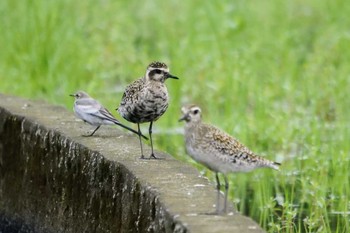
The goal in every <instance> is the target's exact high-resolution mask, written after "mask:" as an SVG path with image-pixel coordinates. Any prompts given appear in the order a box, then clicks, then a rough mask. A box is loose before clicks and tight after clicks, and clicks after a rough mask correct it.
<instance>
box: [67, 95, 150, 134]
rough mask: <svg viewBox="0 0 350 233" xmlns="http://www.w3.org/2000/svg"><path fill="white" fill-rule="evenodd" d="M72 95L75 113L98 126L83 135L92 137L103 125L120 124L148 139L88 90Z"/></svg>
mask: <svg viewBox="0 0 350 233" xmlns="http://www.w3.org/2000/svg"><path fill="white" fill-rule="evenodd" d="M70 96H73V97H74V98H75V101H74V107H73V110H74V113H75V115H76V116H77V117H78V118H79V119H82V120H83V121H84V122H87V123H89V124H90V125H93V126H97V128H96V129H95V130H94V131H93V132H92V133H91V134H89V135H83V136H86V137H90V136H92V135H94V133H95V132H96V131H97V130H98V129H99V128H100V127H101V125H119V126H121V127H123V128H125V129H127V130H129V131H131V132H133V133H135V134H137V135H139V136H142V137H143V138H145V139H147V140H148V138H147V137H145V136H144V135H142V134H140V133H139V132H137V131H136V130H133V129H131V128H129V127H128V126H125V125H123V124H122V123H120V122H119V121H118V120H117V119H115V117H114V116H113V115H112V114H111V113H110V112H109V111H108V110H107V109H106V108H105V107H103V106H102V105H101V104H100V103H99V102H98V101H97V100H95V99H93V98H91V97H90V96H89V95H88V94H87V93H86V92H84V91H77V92H76V93H74V94H71V95H70Z"/></svg>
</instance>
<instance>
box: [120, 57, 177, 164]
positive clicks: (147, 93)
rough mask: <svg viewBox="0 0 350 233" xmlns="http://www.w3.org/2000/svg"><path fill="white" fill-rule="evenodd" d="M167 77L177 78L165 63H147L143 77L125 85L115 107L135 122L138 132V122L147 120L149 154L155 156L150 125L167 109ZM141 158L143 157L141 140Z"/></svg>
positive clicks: (128, 119) (123, 115)
mask: <svg viewBox="0 0 350 233" xmlns="http://www.w3.org/2000/svg"><path fill="white" fill-rule="evenodd" d="M168 78H172V79H178V78H177V77H176V76H173V75H172V74H170V73H169V68H168V66H167V65H166V64H165V63H162V62H152V63H151V64H149V65H148V67H147V70H146V74H145V76H144V77H142V78H140V79H138V80H136V81H134V82H133V83H131V84H130V85H129V86H127V87H126V89H125V92H124V95H123V97H122V100H121V103H120V105H119V107H118V108H117V110H118V112H119V114H120V115H121V116H122V117H123V118H124V119H126V120H127V121H130V122H132V123H135V124H137V127H138V130H139V133H141V130H140V124H141V123H146V122H149V123H150V125H149V136H150V140H151V149H152V152H151V156H150V158H156V157H155V155H154V152H153V141H152V125H153V122H154V121H156V120H158V119H159V118H160V117H161V116H162V115H163V114H164V113H165V111H166V110H167V108H168V104H169V95H168V90H167V88H166V86H165V80H167V79H168ZM139 139H140V146H141V158H144V155H143V149H142V141H141V138H139Z"/></svg>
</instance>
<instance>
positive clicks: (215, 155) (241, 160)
mask: <svg viewBox="0 0 350 233" xmlns="http://www.w3.org/2000/svg"><path fill="white" fill-rule="evenodd" d="M182 113H183V116H182V118H181V119H180V120H184V121H186V125H185V143H186V151H187V153H188V154H189V155H190V156H191V157H192V158H193V159H194V160H196V161H197V162H199V163H201V164H203V165H205V166H206V167H208V168H209V169H210V170H212V171H214V172H215V173H216V180H217V184H218V186H217V188H218V199H217V212H218V213H219V212H220V209H219V190H220V181H219V177H218V173H223V175H224V178H225V184H226V185H225V188H226V190H225V204H224V209H223V211H224V212H226V202H227V191H228V182H227V178H226V174H227V173H231V172H247V171H251V170H253V169H255V168H259V167H269V168H273V169H275V170H278V169H279V165H280V164H279V163H276V162H272V161H270V160H268V159H265V158H263V157H260V156H258V155H256V154H254V153H253V152H252V151H251V150H249V149H248V148H247V147H246V146H244V145H243V144H242V143H240V142H239V141H238V140H237V139H235V138H234V137H232V136H231V135H229V134H227V133H225V132H224V131H222V130H220V129H218V128H216V127H215V126H212V125H209V124H205V123H202V120H201V109H200V108H199V107H198V106H196V105H189V106H185V107H183V108H182Z"/></svg>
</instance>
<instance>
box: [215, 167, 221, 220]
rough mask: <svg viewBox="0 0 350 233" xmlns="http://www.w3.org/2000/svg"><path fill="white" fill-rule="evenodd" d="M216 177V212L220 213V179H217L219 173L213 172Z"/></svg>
mask: <svg viewBox="0 0 350 233" xmlns="http://www.w3.org/2000/svg"><path fill="white" fill-rule="evenodd" d="M215 178H216V190H217V196H216V213H217V214H219V213H220V186H221V185H220V179H219V173H217V172H216V173H215Z"/></svg>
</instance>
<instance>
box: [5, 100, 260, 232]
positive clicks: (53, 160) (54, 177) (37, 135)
mask: <svg viewBox="0 0 350 233" xmlns="http://www.w3.org/2000/svg"><path fill="white" fill-rule="evenodd" d="M90 129H91V127H90V126H88V125H86V124H83V123H82V122H81V121H77V120H76V119H75V118H74V116H73V113H71V112H69V111H67V110H65V109H64V108H62V107H57V106H52V105H48V104H46V103H43V102H34V101H29V100H24V99H20V98H16V97H10V96H4V95H0V223H1V222H4V221H5V222H6V224H9V223H11V221H13V222H21V223H24V224H26V225H27V226H28V227H24V228H23V229H29V230H23V231H21V232H32V230H35V232H220V233H222V232H239V233H244V232H262V230H261V228H260V227H259V226H258V225H257V224H256V223H255V222H254V221H252V220H251V219H249V218H247V217H244V216H241V215H239V214H235V215H231V216H212V215H203V214H200V213H208V212H213V211H214V208H215V207H213V204H214V202H215V195H216V192H215V189H214V185H213V184H211V183H209V182H208V181H207V179H205V178H202V177H200V176H199V174H198V172H197V171H196V170H195V169H194V168H192V167H191V166H190V165H188V164H184V163H183V162H179V161H176V160H175V159H173V158H172V157H170V156H169V155H166V154H163V153H160V152H158V153H157V155H159V156H162V157H163V158H165V159H164V160H140V159H139V145H138V139H137V137H135V136H134V135H131V134H126V133H123V132H122V131H120V130H119V129H116V128H111V127H102V128H101V129H100V130H99V131H98V132H97V133H96V136H95V137H90V138H86V137H81V134H83V133H86V132H87V131H88V130H90ZM8 219H10V220H8Z"/></svg>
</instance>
